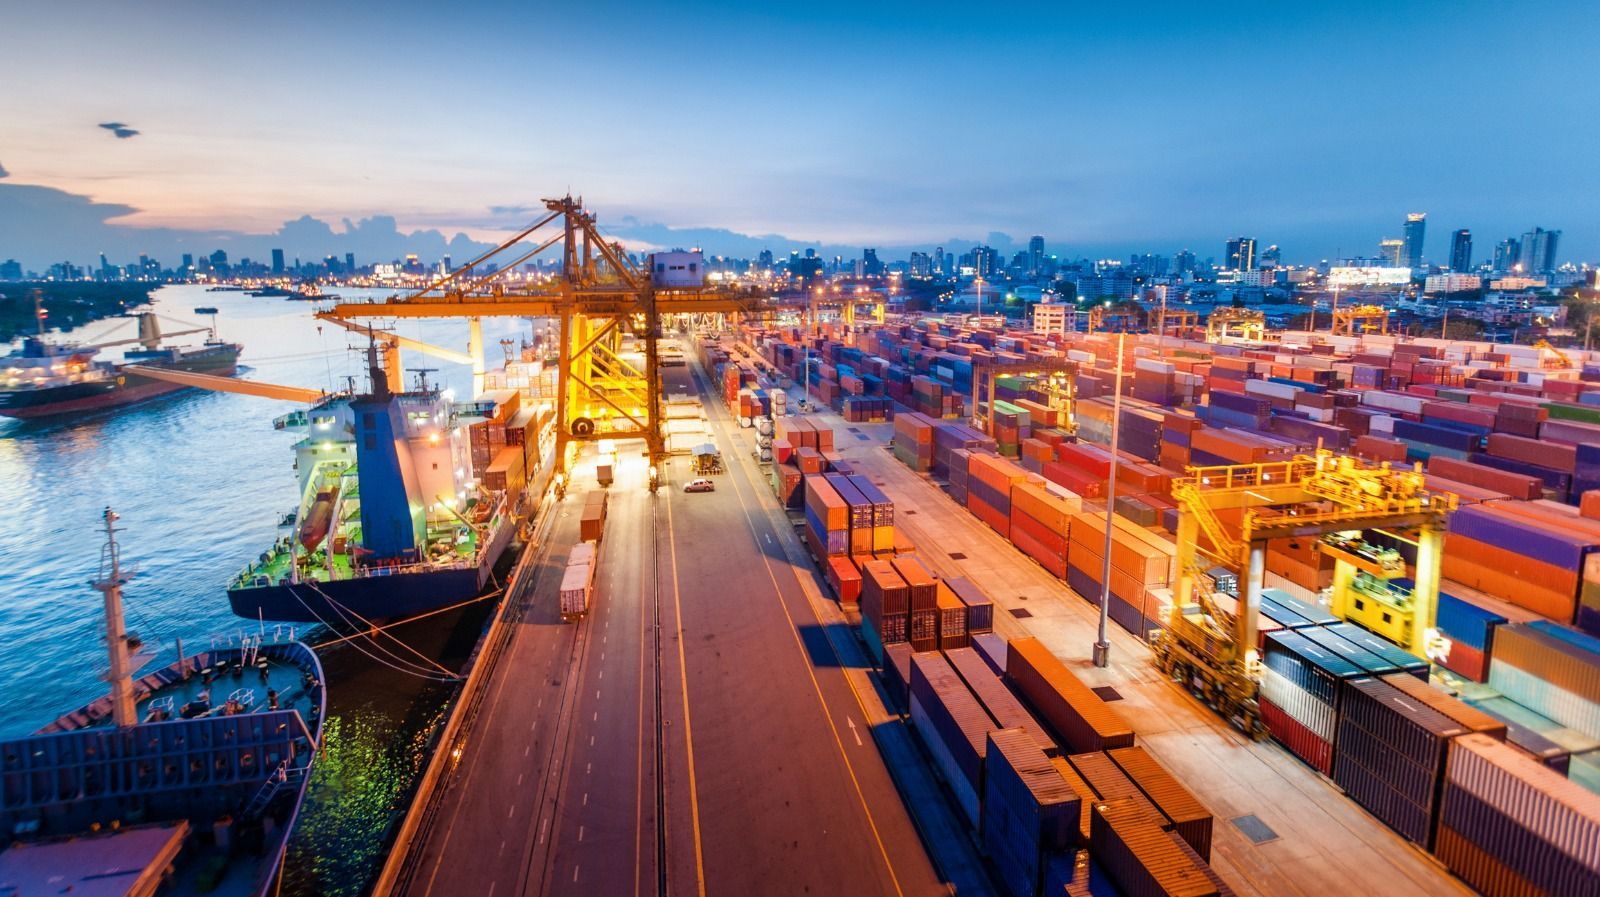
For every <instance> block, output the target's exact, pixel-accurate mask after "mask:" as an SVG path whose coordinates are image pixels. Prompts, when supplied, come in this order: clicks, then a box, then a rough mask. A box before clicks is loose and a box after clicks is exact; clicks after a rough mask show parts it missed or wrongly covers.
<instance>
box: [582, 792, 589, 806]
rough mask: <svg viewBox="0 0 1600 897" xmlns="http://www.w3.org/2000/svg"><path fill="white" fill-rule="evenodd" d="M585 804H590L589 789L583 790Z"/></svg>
mask: <svg viewBox="0 0 1600 897" xmlns="http://www.w3.org/2000/svg"><path fill="white" fill-rule="evenodd" d="M583 805H584V806H586V807H587V806H589V792H587V791H585V792H583Z"/></svg>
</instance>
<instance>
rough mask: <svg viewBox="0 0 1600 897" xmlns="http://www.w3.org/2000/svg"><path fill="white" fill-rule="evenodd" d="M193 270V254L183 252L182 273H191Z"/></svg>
mask: <svg viewBox="0 0 1600 897" xmlns="http://www.w3.org/2000/svg"><path fill="white" fill-rule="evenodd" d="M193 270H194V254H193V253H188V252H185V253H184V254H183V271H184V273H188V272H190V271H193Z"/></svg>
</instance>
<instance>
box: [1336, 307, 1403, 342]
mask: <svg viewBox="0 0 1600 897" xmlns="http://www.w3.org/2000/svg"><path fill="white" fill-rule="evenodd" d="M1330 332H1332V333H1333V334H1334V335H1336V336H1360V335H1361V334H1363V333H1380V334H1387V333H1388V332H1389V310H1388V309H1387V308H1384V307H1383V306H1381V305H1351V306H1347V307H1345V308H1337V307H1335V308H1334V310H1333V329H1332V331H1330Z"/></svg>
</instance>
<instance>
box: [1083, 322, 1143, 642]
mask: <svg viewBox="0 0 1600 897" xmlns="http://www.w3.org/2000/svg"><path fill="white" fill-rule="evenodd" d="M1127 340H1128V333H1127V331H1123V332H1121V333H1118V334H1117V380H1116V384H1117V385H1116V391H1115V392H1114V393H1113V394H1112V396H1111V468H1110V473H1109V474H1108V475H1107V476H1106V541H1105V547H1104V548H1103V549H1102V550H1101V554H1100V560H1101V562H1102V566H1101V569H1100V629H1099V634H1098V637H1097V638H1096V639H1095V643H1094V665H1095V666H1097V667H1104V666H1108V665H1109V664H1110V663H1111V641H1110V639H1109V637H1108V635H1107V633H1106V629H1107V626H1106V623H1107V618H1108V617H1109V616H1110V613H1111V528H1112V525H1113V518H1114V517H1115V515H1116V504H1117V432H1118V430H1120V429H1121V426H1122V350H1123V348H1124V344H1125V343H1126V342H1127ZM1141 625H1142V624H1141Z"/></svg>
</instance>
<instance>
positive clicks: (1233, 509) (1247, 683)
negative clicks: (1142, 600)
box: [1156, 450, 1456, 736]
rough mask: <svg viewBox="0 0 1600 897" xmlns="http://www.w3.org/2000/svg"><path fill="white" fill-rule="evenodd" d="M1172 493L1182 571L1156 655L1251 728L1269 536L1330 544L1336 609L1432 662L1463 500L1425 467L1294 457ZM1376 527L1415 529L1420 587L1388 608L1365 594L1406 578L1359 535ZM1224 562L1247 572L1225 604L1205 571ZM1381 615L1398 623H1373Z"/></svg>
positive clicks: (1255, 730)
mask: <svg viewBox="0 0 1600 897" xmlns="http://www.w3.org/2000/svg"><path fill="white" fill-rule="evenodd" d="M1172 497H1173V500H1174V501H1176V502H1177V503H1178V531H1177V534H1176V541H1177V551H1178V556H1177V570H1176V578H1175V580H1174V585H1173V590H1172V593H1173V595H1172V608H1171V612H1170V615H1169V618H1168V626H1167V628H1166V629H1165V630H1164V631H1163V632H1162V633H1161V634H1160V635H1159V636H1158V638H1157V642H1156V645H1157V656H1158V659H1159V662H1160V664H1161V668H1162V669H1163V670H1164V671H1165V672H1167V673H1168V674H1169V675H1171V676H1173V677H1174V678H1176V679H1178V680H1179V681H1181V682H1185V683H1188V684H1190V686H1191V687H1192V688H1194V689H1195V690H1196V691H1197V692H1199V693H1200V695H1201V696H1202V697H1203V698H1204V699H1205V700H1206V701H1207V702H1208V703H1211V704H1212V705H1213V706H1215V707H1216V708H1217V709H1218V711H1219V712H1220V713H1222V715H1223V716H1224V717H1226V718H1228V719H1231V720H1234V721H1235V722H1236V723H1238V724H1239V726H1240V728H1242V729H1243V730H1244V731H1246V732H1248V733H1250V734H1251V735H1253V736H1260V735H1261V734H1262V733H1263V732H1264V731H1265V730H1264V727H1263V725H1262V722H1261V718H1260V712H1259V710H1258V707H1257V703H1256V694H1257V686H1258V681H1259V674H1260V658H1259V656H1258V652H1257V649H1256V641H1257V631H1258V621H1257V617H1256V615H1257V613H1258V612H1259V610H1260V606H1261V590H1262V585H1263V580H1264V578H1265V574H1266V553H1267V543H1268V542H1269V541H1270V540H1272V539H1281V538H1289V537H1312V538H1322V539H1323V540H1324V541H1323V543H1322V550H1323V551H1324V552H1326V553H1329V554H1331V555H1333V556H1334V557H1335V559H1336V560H1337V561H1338V565H1337V566H1336V570H1335V589H1334V601H1333V608H1332V611H1333V613H1334V614H1335V615H1337V616H1341V617H1346V618H1351V619H1355V620H1357V622H1362V623H1369V626H1368V628H1372V629H1374V630H1375V631H1380V633H1381V634H1384V635H1388V636H1389V637H1391V638H1395V640H1396V641H1399V642H1400V644H1401V645H1402V646H1403V647H1406V648H1407V649H1409V650H1410V651H1412V652H1413V653H1415V654H1417V655H1419V656H1427V649H1428V647H1429V641H1430V639H1432V638H1433V637H1434V636H1435V632H1434V612H1435V606H1436V604H1437V602H1438V595H1439V567H1440V560H1441V551H1442V548H1443V535H1444V530H1445V521H1446V517H1447V515H1448V514H1449V512H1451V511H1453V510H1454V509H1455V507H1456V496H1454V495H1451V494H1449V493H1436V492H1428V491H1427V490H1426V489H1425V488H1424V485H1423V476H1422V474H1421V473H1420V472H1418V471H1412V470H1398V469H1394V468H1392V467H1391V466H1390V465H1389V464H1387V463H1385V464H1382V465H1378V466H1372V465H1368V464H1365V463H1364V462H1362V461H1360V460H1358V459H1356V458H1354V457H1350V456H1346V455H1338V454H1335V453H1333V452H1330V451H1327V450H1318V451H1317V452H1316V454H1315V455H1311V456H1307V455H1300V456H1297V457H1295V458H1294V459H1292V460H1289V461H1273V462H1263V463H1257V464H1240V465H1232V466H1223V467H1190V468H1189V470H1188V475H1187V476H1185V477H1183V478H1181V479H1178V480H1175V481H1174V482H1173V484H1172ZM1234 518H1237V519H1236V520H1235V519H1234ZM1379 528H1381V529H1384V530H1391V531H1392V530H1406V531H1415V533H1416V544H1417V560H1416V565H1415V566H1416V573H1415V577H1414V580H1415V583H1414V585H1412V586H1411V587H1410V588H1409V589H1408V590H1406V591H1405V593H1404V594H1403V595H1402V594H1400V593H1398V592H1395V593H1392V594H1390V595H1389V600H1388V601H1382V600H1376V599H1379V598H1381V597H1384V596H1383V595H1382V594H1380V593H1382V592H1383V590H1381V589H1378V588H1365V589H1363V588H1361V587H1360V586H1362V585H1363V584H1369V583H1371V582H1387V581H1388V580H1391V579H1395V578H1398V577H1399V576H1403V575H1404V572H1405V564H1404V563H1403V562H1400V561H1399V559H1398V555H1395V554H1393V553H1392V552H1387V551H1386V550H1383V549H1377V548H1374V547H1372V546H1369V545H1368V544H1367V543H1366V542H1364V541H1363V540H1362V539H1361V538H1360V533H1361V532H1362V531H1365V530H1369V529H1379ZM1330 537H1331V538H1330ZM1202 539H1203V541H1202ZM1219 566H1220V567H1223V568H1225V569H1227V570H1229V571H1232V572H1234V573H1236V574H1237V576H1238V597H1237V600H1236V602H1225V601H1222V600H1219V598H1218V595H1217V593H1216V591H1215V588H1214V585H1215V583H1214V580H1213V579H1212V575H1211V573H1210V572H1208V571H1210V570H1212V569H1214V568H1216V567H1219ZM1362 577H1366V578H1365V579H1363V578H1362ZM1228 603H1233V604H1234V606H1233V607H1232V608H1231V609H1230V608H1228V607H1225V606H1224V605H1225V604H1228ZM1358 604H1359V605H1360V606H1359V607H1358V606H1357V605H1358ZM1384 615H1388V616H1389V617H1390V618H1392V619H1391V621H1390V623H1391V625H1388V626H1387V627H1378V626H1373V625H1370V622H1371V621H1373V620H1381V619H1382V618H1383V616H1384ZM1402 617H1403V618H1404V619H1403V620H1402V619H1401V618H1402Z"/></svg>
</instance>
